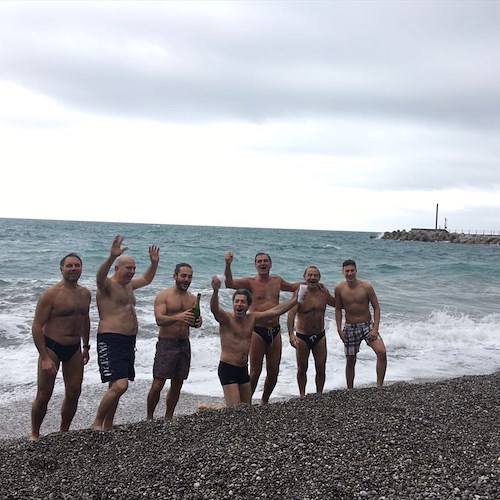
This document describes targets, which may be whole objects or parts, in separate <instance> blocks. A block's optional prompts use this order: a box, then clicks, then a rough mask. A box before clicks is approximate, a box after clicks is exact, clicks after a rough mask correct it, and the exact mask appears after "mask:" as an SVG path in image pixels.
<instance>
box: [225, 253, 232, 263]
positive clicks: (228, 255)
mask: <svg viewBox="0 0 500 500" xmlns="http://www.w3.org/2000/svg"><path fill="white" fill-rule="evenodd" d="M224 260H225V261H226V262H227V263H228V264H231V262H233V252H226V253H225V254H224Z"/></svg>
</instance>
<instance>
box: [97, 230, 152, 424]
mask: <svg viewBox="0 0 500 500" xmlns="http://www.w3.org/2000/svg"><path fill="white" fill-rule="evenodd" d="M122 242H123V237H122V236H120V235H117V236H115V238H114V239H113V243H112V244H111V249H110V252H109V256H108V258H107V259H106V260H105V261H104V262H103V263H102V264H101V265H100V266H99V269H98V270H97V307H98V309H99V326H98V328H97V358H98V362H99V369H100V372H101V380H102V382H103V383H104V382H108V389H107V391H106V392H105V393H104V396H103V398H102V400H101V403H100V405H99V408H98V409H97V415H96V417H95V420H94V422H93V423H92V428H93V429H102V430H112V429H113V420H114V417H115V413H116V409H117V408H118V403H119V401H120V397H121V396H122V395H123V394H124V393H125V391H126V390H127V389H128V381H129V380H132V381H133V380H134V378H135V371H134V361H135V340H136V336H137V332H138V329H139V326H138V324H137V316H136V313H135V296H134V290H136V289H137V288H140V287H143V286H145V285H149V284H150V283H151V282H152V281H153V278H154V276H155V274H156V269H157V267H158V262H159V260H160V249H159V248H158V247H157V246H155V245H152V246H150V247H149V259H150V261H151V264H150V265H149V267H148V268H147V269H146V271H145V272H144V274H143V275H142V276H140V277H139V278H134V274H135V269H136V267H135V261H134V259H133V258H132V257H130V256H129V255H123V252H125V250H127V249H128V247H123V248H122V246H121V244H122ZM113 262H114V263H115V272H114V274H113V276H111V278H108V272H109V269H110V267H111V265H112V264H113Z"/></svg>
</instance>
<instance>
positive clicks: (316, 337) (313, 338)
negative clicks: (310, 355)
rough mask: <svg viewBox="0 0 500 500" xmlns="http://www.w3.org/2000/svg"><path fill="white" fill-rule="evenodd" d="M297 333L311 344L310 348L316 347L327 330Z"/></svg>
mask: <svg viewBox="0 0 500 500" xmlns="http://www.w3.org/2000/svg"><path fill="white" fill-rule="evenodd" d="M296 335H297V337H298V338H299V339H301V340H303V341H304V342H305V343H306V344H307V345H308V346H309V349H314V346H315V345H316V344H317V343H318V342H319V341H320V340H321V339H322V338H323V337H324V336H325V330H323V331H322V332H321V333H313V334H312V335H306V334H305V333H299V332H297V333H296Z"/></svg>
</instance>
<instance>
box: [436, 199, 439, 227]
mask: <svg viewBox="0 0 500 500" xmlns="http://www.w3.org/2000/svg"><path fill="white" fill-rule="evenodd" d="M438 208H439V203H436V231H437V228H438Z"/></svg>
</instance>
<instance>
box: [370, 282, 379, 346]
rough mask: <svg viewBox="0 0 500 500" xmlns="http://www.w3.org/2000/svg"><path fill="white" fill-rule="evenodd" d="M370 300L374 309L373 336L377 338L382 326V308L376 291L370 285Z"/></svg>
mask: <svg viewBox="0 0 500 500" xmlns="http://www.w3.org/2000/svg"><path fill="white" fill-rule="evenodd" d="M367 291H368V300H369V301H370V303H371V305H372V307H373V328H372V332H373V336H374V337H376V336H377V335H378V329H379V325H380V306H379V303H378V298H377V294H376V293H375V290H374V289H373V287H372V286H371V285H370V284H369V285H368V290H367Z"/></svg>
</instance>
